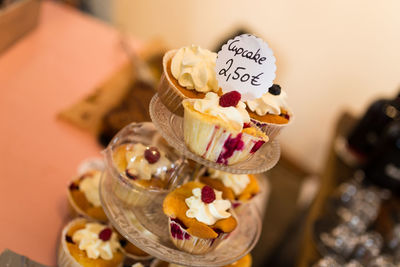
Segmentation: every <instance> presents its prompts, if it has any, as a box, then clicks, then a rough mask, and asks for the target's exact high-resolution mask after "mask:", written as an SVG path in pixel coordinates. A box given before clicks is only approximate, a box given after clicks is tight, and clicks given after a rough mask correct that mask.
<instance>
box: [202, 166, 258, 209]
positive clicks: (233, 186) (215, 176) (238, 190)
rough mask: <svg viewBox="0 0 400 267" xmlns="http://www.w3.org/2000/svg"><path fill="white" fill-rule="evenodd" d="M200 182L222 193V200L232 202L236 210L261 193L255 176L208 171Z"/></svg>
mask: <svg viewBox="0 0 400 267" xmlns="http://www.w3.org/2000/svg"><path fill="white" fill-rule="evenodd" d="M199 180H200V182H202V183H204V184H206V185H209V186H211V187H212V188H214V189H215V190H218V191H221V192H222V198H224V199H228V200H230V201H231V202H232V206H233V207H234V208H236V207H239V206H240V205H241V204H242V203H245V202H247V201H249V200H250V199H252V198H253V197H254V196H255V195H257V194H258V193H259V192H260V187H259V185H258V182H257V179H256V177H255V176H254V175H247V174H232V173H228V172H223V171H218V170H214V169H208V170H207V172H206V173H205V174H204V175H203V176H201V177H200V179H199Z"/></svg>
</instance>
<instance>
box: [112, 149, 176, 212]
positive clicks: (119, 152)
mask: <svg viewBox="0 0 400 267" xmlns="http://www.w3.org/2000/svg"><path fill="white" fill-rule="evenodd" d="M112 157H113V162H114V165H115V166H116V168H117V170H118V171H119V173H120V176H121V179H123V183H120V182H119V181H118V180H115V179H114V184H113V189H114V192H115V193H116V195H117V196H118V197H119V198H120V199H122V200H124V201H125V202H127V203H129V204H133V205H146V204H148V203H149V202H150V201H151V195H150V194H147V191H148V190H156V191H157V190H162V189H166V188H167V187H168V186H169V183H170V182H171V181H170V178H171V175H170V174H171V172H172V171H173V167H174V164H173V163H172V162H171V161H170V160H169V159H168V158H167V156H166V154H165V152H164V151H162V150H160V149H158V148H156V147H152V146H145V145H143V144H141V143H135V144H125V145H120V146H118V147H117V148H115V150H114V151H113V156H112ZM129 185H133V187H130V186H129Z"/></svg>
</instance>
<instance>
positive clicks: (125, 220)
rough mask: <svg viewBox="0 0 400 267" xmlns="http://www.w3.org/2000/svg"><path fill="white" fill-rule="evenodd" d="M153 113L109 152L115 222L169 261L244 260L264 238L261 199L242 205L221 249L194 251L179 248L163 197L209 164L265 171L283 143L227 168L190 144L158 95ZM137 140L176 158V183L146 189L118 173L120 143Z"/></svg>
mask: <svg viewBox="0 0 400 267" xmlns="http://www.w3.org/2000/svg"><path fill="white" fill-rule="evenodd" d="M150 115H151V119H152V121H153V123H151V122H144V123H132V124H130V125H128V126H126V127H125V128H124V129H122V130H121V131H120V132H119V133H118V134H117V135H116V136H115V137H114V138H113V140H112V141H111V142H110V144H109V146H108V147H107V149H106V150H105V152H104V154H105V165H106V166H105V170H104V172H103V175H102V178H101V182H100V199H101V203H102V206H103V209H104V211H105V213H106V215H107V217H108V218H109V220H110V222H111V223H112V225H113V226H114V227H115V228H116V229H117V230H118V232H120V233H121V234H122V235H123V236H124V237H125V238H126V239H127V240H129V241H130V242H132V243H133V244H135V245H136V246H137V247H139V248H140V249H142V250H144V251H145V252H147V253H148V254H150V255H152V256H154V257H156V258H159V259H161V260H164V261H167V262H171V263H175V264H179V265H187V266H199V267H200V266H223V265H228V264H230V263H232V262H235V261H237V260H239V259H240V258H242V257H243V256H245V255H246V254H247V253H249V252H250V251H251V250H252V249H253V247H254V246H255V245H256V243H257V241H258V239H259V238H260V234H261V228H262V223H261V218H260V213H259V208H258V206H257V203H256V202H255V201H250V202H248V203H246V204H242V206H241V207H239V208H238V209H236V210H235V211H233V212H232V215H233V216H234V217H235V218H236V219H237V222H238V225H237V227H236V228H235V230H234V231H233V232H232V233H231V234H229V237H228V238H227V239H226V240H224V241H222V242H221V244H219V246H218V247H217V248H216V249H215V250H213V251H211V252H208V253H206V254H202V255H194V254H190V253H187V252H184V251H181V250H179V249H177V248H176V247H175V245H174V244H173V243H172V241H171V240H170V234H169V227H170V226H169V223H168V217H167V216H166V215H165V214H164V212H163V207H162V204H163V200H164V198H165V196H166V195H167V194H168V193H169V192H170V191H172V190H174V189H175V188H176V187H177V186H179V185H180V184H182V183H184V182H185V181H188V180H190V179H194V177H195V173H197V172H200V169H202V168H205V166H206V167H211V168H214V169H219V170H222V171H225V172H230V173H236V174H256V173H261V172H265V171H267V170H269V169H271V168H272V167H273V166H275V164H276V163H277V162H278V160H279V157H280V146H279V142H278V141H272V142H268V143H266V144H265V145H263V146H262V147H261V148H260V149H259V150H258V151H257V152H256V153H254V155H253V156H252V157H250V158H249V159H248V160H246V161H243V162H240V163H237V164H233V165H230V166H226V165H223V164H219V163H215V162H211V161H208V160H205V159H204V158H202V157H199V156H197V155H195V154H193V153H192V152H191V151H190V150H189V149H188V148H187V147H186V145H185V143H184V141H183V140H184V139H183V125H182V124H183V119H182V118H181V117H179V116H176V115H174V114H172V113H171V112H169V111H168V109H167V108H166V107H165V106H164V105H163V104H162V103H161V102H160V100H159V98H158V95H157V94H156V95H155V96H154V97H153V99H152V101H151V103H150ZM132 143H142V144H144V145H146V146H155V147H158V148H159V149H161V150H162V151H164V152H165V153H166V155H167V156H168V158H169V159H170V160H171V161H172V163H173V164H172V167H171V169H169V171H171V172H170V178H169V181H170V182H169V184H168V185H167V186H166V188H165V189H154V188H153V189H149V188H144V187H142V186H140V185H138V184H136V183H135V182H134V181H130V180H129V179H128V178H127V176H126V174H125V173H121V172H119V171H118V169H117V167H116V165H115V163H114V161H113V156H112V155H113V151H115V149H117V148H118V147H119V146H120V145H124V144H132ZM187 159H192V160H194V161H195V163H194V164H193V162H189V161H188V160H187ZM167 172H168V171H167ZM171 181H172V182H171ZM132 193H133V194H132ZM138 196H139V197H138ZM142 200H143V201H142Z"/></svg>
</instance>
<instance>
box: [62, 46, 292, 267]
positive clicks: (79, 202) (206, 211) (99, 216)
mask: <svg viewBox="0 0 400 267" xmlns="http://www.w3.org/2000/svg"><path fill="white" fill-rule="evenodd" d="M216 56H217V55H216V54H215V53H213V52H210V51H208V50H205V49H202V48H200V47H198V46H189V47H183V48H181V49H179V50H173V51H170V52H168V53H166V55H165V56H164V59H163V68H164V69H163V70H164V73H163V75H162V77H161V81H160V84H159V87H158V95H159V97H160V100H161V102H162V103H163V104H164V105H165V106H166V107H167V108H168V110H170V111H171V112H173V113H175V114H176V115H178V116H183V135H184V142H185V144H186V146H187V147H188V148H189V149H190V150H191V151H192V152H193V153H195V154H197V155H199V156H201V157H203V158H205V159H207V160H209V161H212V162H215V163H218V164H221V165H224V166H225V165H233V164H236V163H239V162H242V161H246V160H248V159H249V158H250V157H251V156H252V155H253V154H254V153H256V152H257V151H258V150H259V149H260V148H261V147H263V146H264V144H265V143H267V142H269V141H270V140H272V139H274V138H275V137H276V136H277V135H278V134H279V132H280V131H281V129H283V128H284V127H285V126H286V125H287V124H288V123H290V122H291V120H292V114H291V112H290V109H289V108H288V107H287V104H286V94H285V92H284V91H282V90H281V87H280V86H279V85H273V86H272V87H271V88H269V89H268V92H266V93H265V94H264V95H263V96H262V97H260V98H259V99H255V100H251V101H242V97H241V94H240V93H239V92H238V91H230V92H226V93H223V92H222V90H221V88H219V87H218V82H217V79H216V73H215V62H216ZM141 125H142V126H143V127H144V128H146V123H143V124H141ZM147 126H148V125H147ZM153 131H156V130H153ZM119 137H120V136H118V135H117V137H116V138H114V141H115V142H114V143H113V141H112V142H111V143H112V144H111V145H109V147H108V148H107V150H106V153H105V154H106V164H107V167H106V168H105V169H104V170H103V172H102V171H100V170H98V169H94V168H92V169H87V170H86V171H85V172H84V173H82V174H81V175H80V176H79V177H78V178H77V179H74V180H73V181H72V182H71V183H70V185H69V187H68V199H69V202H70V204H71V207H72V210H73V211H74V213H75V214H77V215H80V216H81V218H79V219H75V220H73V221H72V222H70V223H69V224H68V225H67V226H66V227H65V228H64V230H63V232H62V236H61V245H60V249H59V255H58V264H59V266H110V267H111V266H122V265H123V264H126V263H127V261H126V259H127V258H130V262H129V264H130V265H131V264H132V263H135V265H133V266H134V267H141V266H150V265H151V266H153V267H155V266H166V267H167V266H169V267H176V266H179V265H175V264H171V263H167V262H162V261H159V260H156V261H154V262H152V263H151V262H150V259H151V258H152V256H151V255H148V254H147V253H146V252H144V251H142V250H140V249H139V248H137V247H135V246H134V245H133V244H132V243H130V242H128V241H127V240H126V239H124V238H123V237H122V236H121V235H120V234H119V233H118V232H116V230H115V229H113V228H112V227H111V226H110V225H109V224H108V218H107V216H106V214H105V213H104V210H103V208H102V205H101V201H100V193H99V185H100V177H101V176H102V175H104V177H108V178H110V179H109V180H110V184H109V186H110V191H111V192H112V193H113V194H114V195H115V196H116V197H117V198H118V199H119V200H121V201H122V203H124V205H126V206H127V207H129V208H130V209H134V208H138V209H140V208H143V207H146V206H151V205H160V206H161V205H162V211H163V213H164V214H165V216H167V217H168V222H167V224H165V229H166V230H167V229H168V230H167V231H168V233H169V236H170V240H171V241H172V244H173V245H174V246H176V248H177V249H179V250H182V251H184V252H187V253H190V254H196V255H197V254H206V253H209V252H211V251H213V250H214V249H216V248H217V247H218V246H219V244H220V243H221V242H226V241H227V240H228V239H229V238H230V236H232V233H233V232H234V231H235V229H236V228H237V226H238V223H240V222H239V219H240V218H238V217H237V216H236V212H237V211H239V209H242V208H245V207H246V203H248V202H250V201H252V199H253V198H254V197H255V196H256V195H257V194H259V193H260V187H259V184H258V181H257V178H256V177H255V176H254V175H247V174H243V175H238V174H231V173H227V172H223V171H220V170H216V169H211V168H208V169H205V168H203V172H200V173H198V172H194V171H193V170H192V173H189V174H188V173H187V170H186V169H185V171H183V168H181V166H183V165H184V164H182V162H179V161H180V160H181V158H180V156H179V155H178V157H177V156H176V153H175V152H174V151H173V148H170V147H168V146H164V145H159V144H158V143H157V142H153V140H152V141H149V142H141V141H138V140H131V139H129V140H122V139H121V138H119ZM164 143H165V141H164ZM160 196H162V198H161V199H163V202H162V203H156V201H155V200H156V199H160ZM124 262H125V263H124ZM229 266H231V265H229ZM232 266H244V267H248V266H251V256H250V255H249V254H248V255H246V256H245V257H244V258H242V259H241V260H239V261H237V262H236V263H235V264H233V265H232Z"/></svg>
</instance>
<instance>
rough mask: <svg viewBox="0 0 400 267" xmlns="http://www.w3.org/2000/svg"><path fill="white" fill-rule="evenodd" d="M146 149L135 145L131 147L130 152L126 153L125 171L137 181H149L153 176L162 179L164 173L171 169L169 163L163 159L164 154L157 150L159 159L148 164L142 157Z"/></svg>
mask: <svg viewBox="0 0 400 267" xmlns="http://www.w3.org/2000/svg"><path fill="white" fill-rule="evenodd" d="M147 148H148V147H146V146H144V145H142V144H140V143H137V144H134V145H133V146H132V150H129V151H127V152H126V161H127V162H128V166H127V169H129V172H130V173H132V174H133V175H135V176H137V177H138V178H139V179H143V180H150V179H151V177H152V176H153V175H154V176H157V177H159V178H161V179H164V178H165V174H166V171H167V170H168V169H169V168H171V162H170V161H169V160H168V159H167V158H166V157H165V153H164V152H163V151H160V150H159V152H160V159H159V160H158V161H157V162H155V163H152V164H150V163H149V162H148V161H147V160H146V158H145V157H144V152H145V151H146V149H147Z"/></svg>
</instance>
